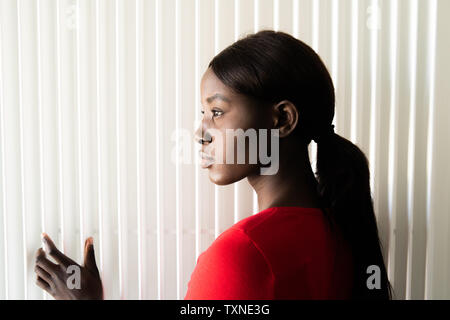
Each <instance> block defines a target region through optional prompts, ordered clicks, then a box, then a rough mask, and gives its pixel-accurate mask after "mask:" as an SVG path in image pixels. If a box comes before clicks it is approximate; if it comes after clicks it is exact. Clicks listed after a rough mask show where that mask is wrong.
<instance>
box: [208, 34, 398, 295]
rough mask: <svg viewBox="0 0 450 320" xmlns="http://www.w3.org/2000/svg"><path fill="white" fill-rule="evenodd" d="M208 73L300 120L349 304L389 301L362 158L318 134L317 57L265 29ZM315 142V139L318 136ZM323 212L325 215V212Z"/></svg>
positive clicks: (322, 86) (321, 91)
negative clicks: (343, 264) (347, 275)
mask: <svg viewBox="0 0 450 320" xmlns="http://www.w3.org/2000/svg"><path fill="white" fill-rule="evenodd" d="M209 67H211V68H212V70H213V71H214V73H215V75H216V76H217V77H218V78H219V79H220V80H221V81H222V82H223V83H224V84H225V85H227V86H228V87H230V88H232V89H233V90H234V91H236V92H238V93H241V94H244V95H247V96H249V97H252V98H254V99H256V100H257V101H261V102H264V103H278V102H280V101H282V100H285V99H286V100H289V101H291V102H292V103H294V105H295V106H296V107H297V109H298V110H299V114H300V120H299V123H298V125H297V127H296V129H295V134H296V135H297V136H298V137H299V145H302V146H305V145H308V144H309V143H310V142H311V140H315V141H316V142H317V143H318V150H317V172H316V175H317V179H318V188H319V190H318V192H319V194H320V195H321V199H322V202H323V203H322V205H323V206H324V209H326V208H327V209H330V210H329V214H327V217H328V218H329V221H330V223H331V225H334V224H335V225H336V226H337V227H338V228H340V230H341V231H342V234H343V236H344V238H346V240H347V241H348V243H349V245H350V247H351V250H352V256H353V261H354V264H353V265H354V268H353V270H354V275H353V287H354V288H353V298H355V299H391V295H392V294H391V287H390V284H389V281H388V277H387V272H386V268H385V264H384V261H383V256H382V251H381V244H380V239H379V237H378V229H377V224H376V219H375V213H374V209H373V203H372V199H371V194H370V184H369V175H370V174H369V167H368V164H367V158H366V157H365V155H364V153H363V152H362V151H361V150H360V149H359V148H358V147H357V146H356V145H354V144H353V143H352V142H350V141H348V140H346V139H345V138H343V137H341V136H339V135H337V134H334V133H332V134H327V135H324V136H323V133H324V132H326V131H327V128H330V126H331V123H332V120H333V118H334V107H335V94H334V86H333V82H332V79H331V76H330V74H329V72H328V70H327V68H326V67H325V65H324V63H323V62H322V60H321V59H320V57H319V56H318V55H317V54H316V53H315V52H314V50H312V49H311V48H310V47H309V46H308V45H306V44H305V43H304V42H302V41H300V40H298V39H295V38H294V37H292V36H290V35H289V34H286V33H284V32H275V31H270V30H264V31H260V32H258V33H256V34H252V35H249V36H247V37H245V38H243V39H241V40H239V41H237V42H235V43H234V44H232V45H231V46H229V47H228V48H226V49H225V50H223V51H222V52H221V53H219V54H218V55H217V56H216V57H214V59H213V60H212V61H211V63H210V65H209ZM321 136H322V138H321ZM325 212H326V210H325ZM371 266H374V267H375V269H376V270H378V271H380V273H381V274H380V277H381V279H380V280H381V281H380V283H381V288H380V289H377V288H375V289H370V288H369V287H368V286H367V280H368V278H369V277H370V274H368V273H367V271H368V268H369V267H371Z"/></svg>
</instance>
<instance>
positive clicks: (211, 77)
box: [200, 68, 237, 102]
mask: <svg viewBox="0 0 450 320" xmlns="http://www.w3.org/2000/svg"><path fill="white" fill-rule="evenodd" d="M200 91H201V95H202V101H203V102H207V99H208V98H210V97H212V96H214V95H217V94H220V95H222V96H225V97H227V98H229V99H230V100H232V99H233V98H236V97H237V94H236V93H235V92H234V91H233V90H232V89H231V88H229V87H227V86H226V85H225V84H224V83H223V82H222V81H221V80H220V79H219V78H217V76H216V74H215V73H214V71H212V69H211V68H208V69H207V70H206V72H205V73H204V74H203V77H202V80H201V84H200Z"/></svg>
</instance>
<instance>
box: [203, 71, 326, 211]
mask: <svg viewBox="0 0 450 320" xmlns="http://www.w3.org/2000/svg"><path fill="white" fill-rule="evenodd" d="M201 96H202V105H203V112H204V116H203V119H202V123H201V126H200V127H199V128H198V129H197V131H196V140H197V141H198V140H199V139H200V138H201V137H202V136H203V138H204V140H205V141H206V142H204V143H203V145H202V149H203V150H205V149H212V150H214V149H215V148H222V149H223V150H224V151H223V154H224V155H226V152H227V145H226V142H225V143H224V145H223V146H221V147H218V146H214V143H215V142H216V141H219V139H215V137H214V135H213V134H211V135H210V136H208V135H207V134H205V133H207V132H208V131H209V130H210V129H214V130H217V131H219V132H221V133H222V134H224V132H225V129H238V128H241V129H243V130H244V131H245V130H247V129H249V128H255V129H278V130H279V137H280V150H279V155H280V156H279V159H280V164H279V170H278V172H277V173H276V174H275V175H260V174H259V173H260V171H259V169H260V165H259V164H248V163H246V164H237V161H235V163H234V164H212V165H211V166H209V167H208V170H209V178H210V180H211V181H212V182H213V183H215V184H217V185H228V184H231V183H234V182H237V181H239V180H241V179H243V178H247V179H248V182H249V183H250V185H251V186H252V187H253V189H254V190H255V191H256V193H257V195H258V207H259V210H260V211H262V210H264V209H267V208H270V207H283V206H285V207H289V206H297V207H307V208H319V207H320V206H319V197H318V194H317V191H316V185H317V181H316V179H315V177H314V173H313V171H312V168H311V165H310V162H309V156H308V149H307V147H306V146H304V147H303V148H302V147H300V146H299V143H298V137H296V136H295V135H294V133H293V132H294V129H295V128H296V127H297V125H298V122H299V112H298V110H297V108H296V107H295V105H294V104H293V103H291V102H290V101H288V100H284V101H280V102H279V103H277V104H273V105H268V106H261V105H260V104H259V103H258V102H255V101H252V100H251V99H249V98H247V97H245V96H243V95H241V94H238V93H236V92H234V91H233V90H232V89H230V88H229V87H227V86H226V85H225V84H223V83H222V82H221V81H220V80H219V79H218V78H217V77H216V75H215V74H214V72H213V71H212V70H211V69H208V70H207V71H206V72H205V74H204V75H203V78H202V82H201ZM214 96H221V97H223V98H225V99H218V98H216V99H213V100H211V99H210V98H211V97H214ZM224 100H226V101H224ZM202 133H203V135H202ZM205 136H207V137H205ZM222 140H225V139H222ZM235 142H236V140H235ZM235 145H236V143H235ZM235 150H236V149H235ZM247 151H248V148H247ZM211 154H212V155H214V151H212V152H211ZM234 154H235V155H236V152H235V153H234ZM224 162H225V161H223V160H222V163H224Z"/></svg>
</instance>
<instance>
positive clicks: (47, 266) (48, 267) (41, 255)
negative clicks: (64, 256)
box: [36, 248, 59, 274]
mask: <svg viewBox="0 0 450 320" xmlns="http://www.w3.org/2000/svg"><path fill="white" fill-rule="evenodd" d="M36 265H37V266H39V267H41V268H42V269H44V270H45V271H47V273H49V274H54V273H56V272H57V271H58V270H59V267H58V265H57V264H55V263H53V262H51V261H50V260H48V259H47V257H46V256H45V252H44V250H42V248H39V249H38V251H37V253H36Z"/></svg>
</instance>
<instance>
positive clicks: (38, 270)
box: [34, 265, 53, 284]
mask: <svg viewBox="0 0 450 320" xmlns="http://www.w3.org/2000/svg"><path fill="white" fill-rule="evenodd" d="M34 272H35V273H36V275H37V276H38V277H40V278H42V279H43V280H44V281H45V282H46V283H47V284H51V283H52V282H53V279H52V276H51V275H50V273H48V272H47V271H45V270H44V269H42V268H41V267H39V266H38V265H36V266H35V267H34Z"/></svg>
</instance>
